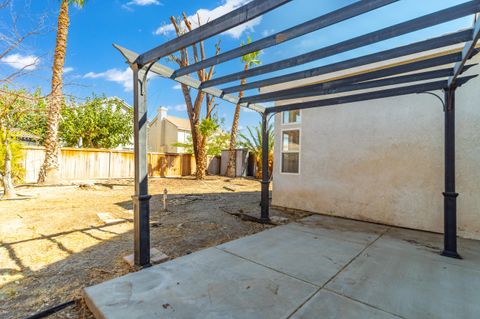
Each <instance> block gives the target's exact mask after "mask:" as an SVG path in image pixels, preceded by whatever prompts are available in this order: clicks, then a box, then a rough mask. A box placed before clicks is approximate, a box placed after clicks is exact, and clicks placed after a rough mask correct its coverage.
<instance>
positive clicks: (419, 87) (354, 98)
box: [265, 75, 476, 114]
mask: <svg viewBox="0 0 480 319" xmlns="http://www.w3.org/2000/svg"><path fill="white" fill-rule="evenodd" d="M475 77H476V75H474V76H467V77H461V78H459V79H458V86H461V85H463V84H465V83H466V82H468V81H469V80H471V79H473V78H475ZM447 85H448V80H443V81H435V82H429V83H423V84H416V85H410V86H403V87H399V88H394V89H387V90H380V91H374V92H368V93H361V94H355V95H346V96H341V97H335V98H329V99H323V100H318V101H310V102H301V103H292V104H285V105H280V106H275V107H268V108H267V110H266V111H265V113H266V114H270V113H278V112H285V111H292V110H303V109H311V108H315V107H323V106H331V105H338V104H346V103H353V102H360V101H369V100H376V99H382V98H387V97H393V96H400V95H407V94H414V93H422V92H427V91H434V90H442V89H444V88H446V87H447Z"/></svg>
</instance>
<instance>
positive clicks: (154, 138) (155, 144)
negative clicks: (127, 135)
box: [147, 119, 164, 152]
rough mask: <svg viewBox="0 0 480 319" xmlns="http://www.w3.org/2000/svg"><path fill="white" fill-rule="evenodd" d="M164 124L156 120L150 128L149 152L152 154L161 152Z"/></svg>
mask: <svg viewBox="0 0 480 319" xmlns="http://www.w3.org/2000/svg"><path fill="white" fill-rule="evenodd" d="M163 122H164V121H159V120H158V119H155V121H154V122H153V123H151V124H150V126H149V127H148V137H147V138H148V150H149V151H150V152H160V151H161V150H160V149H161V146H162V138H163V125H162V124H163Z"/></svg>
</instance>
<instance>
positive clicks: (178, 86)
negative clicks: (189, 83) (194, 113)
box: [173, 83, 182, 90]
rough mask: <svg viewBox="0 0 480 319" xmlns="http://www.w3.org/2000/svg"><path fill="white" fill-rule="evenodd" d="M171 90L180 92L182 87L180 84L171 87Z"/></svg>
mask: <svg viewBox="0 0 480 319" xmlns="http://www.w3.org/2000/svg"><path fill="white" fill-rule="evenodd" d="M173 89H174V90H181V89H182V85H181V84H180V83H178V84H175V85H174V86H173Z"/></svg>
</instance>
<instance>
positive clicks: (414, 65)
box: [240, 52, 462, 103]
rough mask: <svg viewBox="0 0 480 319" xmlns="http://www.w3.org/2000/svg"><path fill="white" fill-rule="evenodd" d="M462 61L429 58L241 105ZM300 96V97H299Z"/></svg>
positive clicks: (456, 55)
mask: <svg viewBox="0 0 480 319" xmlns="http://www.w3.org/2000/svg"><path fill="white" fill-rule="evenodd" d="M461 59H462V53H461V52H457V53H451V54H447V55H444V56H439V57H434V58H429V59H425V60H420V61H415V62H411V63H407V64H402V65H397V66H393V67H388V68H385V69H380V70H375V71H370V72H368V71H367V72H366V73H361V74H354V75H351V76H346V77H343V78H340V79H338V78H337V79H333V80H327V81H325V82H321V83H314V84H311V85H307V86H300V87H295V88H291V89H285V90H279V91H274V92H268V93H263V94H257V95H252V96H248V97H244V98H241V99H240V102H241V103H259V102H262V101H278V100H285V99H287V97H288V98H296V97H299V96H300V95H301V94H303V92H309V91H312V90H327V89H333V88H337V87H341V86H343V85H348V84H351V83H356V82H363V81H368V80H374V79H378V78H383V77H387V76H393V75H398V74H402V73H408V72H414V71H418V70H422V69H428V68H432V67H436V66H442V65H446V64H449V63H455V62H457V61H460V60H461ZM297 94H299V95H297Z"/></svg>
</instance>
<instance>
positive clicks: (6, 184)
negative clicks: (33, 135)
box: [2, 138, 17, 199]
mask: <svg viewBox="0 0 480 319" xmlns="http://www.w3.org/2000/svg"><path fill="white" fill-rule="evenodd" d="M3 146H4V147H5V166H4V169H3V176H2V184H3V198H4V199H11V198H15V197H17V193H16V192H15V187H14V186H13V181H12V150H11V149H10V143H9V142H8V138H5V139H4V142H3Z"/></svg>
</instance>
